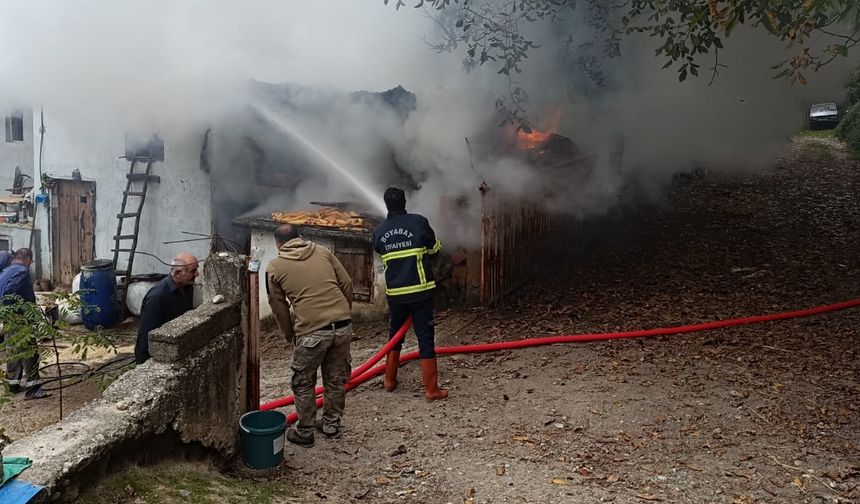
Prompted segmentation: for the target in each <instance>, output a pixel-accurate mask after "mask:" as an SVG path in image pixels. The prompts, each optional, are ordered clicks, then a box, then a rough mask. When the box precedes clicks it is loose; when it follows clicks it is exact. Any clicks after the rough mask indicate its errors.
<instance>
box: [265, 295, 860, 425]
mask: <svg viewBox="0 0 860 504" xmlns="http://www.w3.org/2000/svg"><path fill="white" fill-rule="evenodd" d="M857 306H860V298H858V299H853V300H851V301H844V302H842V303H836V304H831V305H826V306H819V307H817V308H809V309H805V310H796V311H790V312H782V313H773V314H770V315H757V316H753V317H741V318H735V319H728V320H717V321H714V322H704V323H701V324H690V325H683V326H678V327H663V328H656V329H646V330H639V331H624V332H614V333H592V334H572V335H564V336H550V337H546V338H533V339H524V340H516V341H504V342H500V343H483V344H477V345H461V346H451V347H441V348H436V353H437V354H440V355H450V354H461V353H481V352H496V351H500V350H513V349H517V348H528V347H537V346H543V345H554V344H558V343H584V342H588V341H601V340H611V339H623V338H641V337H646V336H665V335H669V334H683V333H692V332H699V331H708V330H711V329H720V328H724V327H733V326H739V325H747V324H759V323H762V322H772V321H777V320H786V319H791V318H800V317H810V316H813V315H819V314H822V313H828V312H834V311H839V310H845V309H848V308H854V307H857ZM411 325H412V319H407V320H406V322H405V323H404V324H403V326H402V327H401V328H400V330H399V331H397V334H395V335H394V337H393V338H392V339H391V340H390V341H389V342H388V343H386V344H385V346H383V347H382V349H381V350H380V351H379V352H377V353H376V354H375V355H374V356H373V357H371V358H370V359H369V360H368V361H367V362H365V363H364V364H362V365H361V366H359V367H358V368H356V370H355V371H353V373H352V375H351V376H350V380H349V382H348V383H347V384H346V386H345V388H346V390H347V391H349V390H352V389H354V388H355V387H357V386H359V385H361V384H362V383H364V382H366V381H367V380H369V379H371V378H373V377H375V376H378V375H380V374H382V373H383V372H384V371H385V365H380V366H377V367H375V368H372V369H371V366H373V365H374V364H376V363H377V362H379V361H380V360H381V359H382V357H384V356H385V354H386V353H388V351H389V350H390V349H391V348H392V347H393V346H394V345H395V344H397V342H398V341H400V340H401V339H402V338H403V337H404V335H405V334H406V331H408V330H409V327H410V326H411ZM416 358H418V352H410V353H407V354H403V355H401V356H400V363H401V364H403V363H405V362H409V361H411V360H414V359H416ZM322 390H323V389H322V387H318V388H317V389H316V393H317V395H319V394H321V393H322ZM293 402H294V398H293V396H289V397H284V398H281V399H277V400H275V401H271V402H268V403H265V404H263V405H262V406H260V409H261V410H270V409H274V408H280V407H282V406H286V405H288V404H292V403H293ZM322 403H323V399H322V397H319V398H317V401H316V404H317V408H319V407H320V406H322ZM297 419H298V416H297V415H296V414H295V413H292V414H290V415H289V416H288V417H287V421H288V422H289V423H293V422H295V421H296V420H297Z"/></svg>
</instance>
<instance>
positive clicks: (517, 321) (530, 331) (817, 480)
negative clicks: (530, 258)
mask: <svg viewBox="0 0 860 504" xmlns="http://www.w3.org/2000/svg"><path fill="white" fill-rule="evenodd" d="M821 142H827V141H826V140H812V139H799V140H797V141H796V143H795V145H793V146H792V147H791V149H790V150H789V152H788V153H787V154H786V156H785V157H784V158H783V159H781V160H780V161H779V163H778V164H777V166H776V167H775V168H774V169H773V170H772V171H771V172H769V173H766V174H759V175H740V176H731V177H729V176H717V175H713V174H707V173H705V174H697V175H693V176H681V177H677V178H676V180H675V183H674V184H673V186H672V187H671V189H669V190H668V193H667V194H666V195H664V196H665V197H664V198H662V199H659V200H658V201H657V202H654V203H645V204H641V203H640V204H638V205H636V206H635V207H631V208H628V209H622V210H618V211H617V212H615V213H614V214H613V215H611V216H608V217H606V218H604V219H601V220H600V221H598V222H592V223H590V224H589V225H588V226H586V227H585V228H584V229H583V230H582V232H581V233H580V234H579V236H578V237H577V240H576V243H575V245H574V244H573V243H572V244H571V245H572V248H573V249H574V250H572V253H571V255H570V257H569V258H568V259H567V261H566V262H565V264H564V265H563V266H560V267H559V268H558V269H553V270H552V271H545V272H544V275H543V276H541V277H539V278H536V281H535V282H533V283H532V284H531V285H529V286H527V287H525V288H523V289H522V290H521V291H520V292H518V294H517V295H516V296H515V297H514V298H513V299H512V300H511V301H509V302H508V303H507V304H506V305H505V306H500V307H498V308H496V309H493V310H489V311H475V312H457V313H454V312H451V313H447V314H445V313H443V314H440V316H439V320H438V344H439V345H452V344H469V343H478V342H489V341H504V340H516V339H523V338H533V337H539V336H545V335H555V334H573V333H581V332H603V331H618V330H633V329H639V328H653V327H663V326H674V325H681V324H688V323H697V322H706V321H712V320H716V319H723V318H733V317H741V316H747V315H758V314H767V313H772V312H780V311H789V310H795V309H800V308H807V307H814V306H818V305H823V304H829V303H834V302H838V301H843V300H848V299H853V298H856V297H857V296H858V294H859V293H860V290H858V287H860V267H858V257H860V254H858V247H860V245H858V244H860V199H858V197H860V162H857V161H853V160H849V159H847V158H846V156H845V154H844V153H843V152H842V151H840V150H838V148H837V147H836V146H834V145H827V144H825V147H827V148H822V147H821V146H822V143H821ZM565 239H567V238H565ZM464 326H465V327H464ZM384 331H385V327H384V324H374V325H367V326H361V327H359V328H358V330H357V337H358V339H357V340H356V341H355V342H354V350H353V353H354V356H353V357H354V359H353V360H354V362H355V363H359V362H363V361H364V359H365V358H367V357H368V356H369V355H371V354H372V353H373V352H374V351H375V350H376V349H377V348H378V347H379V346H381V345H382V343H383V342H384V335H383V333H384ZM410 342H411V343H412V346H414V337H413V336H411V333H410ZM268 343H269V344H268V347H267V350H266V357H265V362H264V370H263V379H264V384H263V390H264V394H265V395H266V398H273V397H276V396H277V395H280V394H278V393H276V391H283V392H287V391H288V383H289V382H288V375H289V351H288V349H287V347H286V345H285V344H284V343H283V341H282V340H280V339H279V338H278V336H277V335H270V339H269V341H268ZM858 343H860V309H853V310H848V311H842V312H838V313H832V314H828V315H822V316H818V317H813V318H805V319H795V320H790V321H784V322H775V323H766V324H761V325H750V326H742V327H737V328H732V329H724V330H719V331H713V332H707V333H696V334H688V335H678V336H667V337H656V338H647V339H637V340H620V341H610V342H598V343H588V344H577V345H568V346H552V347H541V348H534V349H526V350H518V351H507V352H501V353H493V354H483V355H463V356H451V357H445V358H442V359H441V362H440V368H441V377H442V379H443V380H444V384H445V386H446V387H447V388H448V389H449V390H450V392H451V395H450V398H449V399H448V401H446V402H443V403H434V404H428V403H426V402H424V400H423V398H422V396H421V386H420V376H419V371H418V367H417V366H416V365H415V364H407V365H405V366H404V368H402V369H401V373H400V386H399V388H398V389H397V390H396V391H395V392H394V393H392V394H389V393H386V392H385V391H384V390H383V389H382V386H381V380H379V379H377V380H375V381H374V382H373V383H371V384H367V385H364V386H363V387H361V388H359V389H356V390H355V391H353V392H352V393H350V395H349V396H348V398H347V413H346V417H345V420H344V424H345V425H344V435H343V437H342V438H341V439H339V440H336V441H328V440H326V439H324V438H322V437H321V436H318V439H317V443H316V446H315V447H314V448H311V449H304V448H300V447H295V446H293V445H289V444H288V447H287V451H286V471H285V474H284V476H283V477H282V479H286V480H289V481H290V482H291V483H293V484H294V485H295V488H297V489H298V494H299V495H300V499H299V501H301V502H374V503H377V502H379V503H382V502H422V503H447V502H452V503H563V502H583V503H585V502H589V503H590V502H616V503H642V502H675V503H710V502H714V503H732V504H749V503H800V502H804V503H805V502H809V503H819V502H822V503H823V502H860V487H858V485H860V418H858V408H860V395H858V393H860V381H858V371H860V355H858V349H860V346H858Z"/></svg>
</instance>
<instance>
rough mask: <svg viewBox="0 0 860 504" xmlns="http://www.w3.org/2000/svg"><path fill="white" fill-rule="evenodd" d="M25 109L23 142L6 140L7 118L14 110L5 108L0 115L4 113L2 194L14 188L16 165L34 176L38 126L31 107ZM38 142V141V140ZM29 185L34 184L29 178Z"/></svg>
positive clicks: (0, 156) (0, 158) (0, 159)
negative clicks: (35, 139) (34, 149)
mask: <svg viewBox="0 0 860 504" xmlns="http://www.w3.org/2000/svg"><path fill="white" fill-rule="evenodd" d="M21 110H23V111H24V141H23V142H7V141H6V125H5V122H6V121H5V118H6V116H8V115H9V114H10V113H11V112H12V110H3V111H2V113H0V115H3V119H4V121H3V123H4V124H3V125H2V126H0V128H2V133H0V134H2V135H3V136H2V137H0V194H2V195H4V196H5V195H8V194H11V193H10V192H8V191H6V189H11V188H12V181H13V180H14V178H15V167H16V166H18V167H20V168H21V173H23V174H25V175H29V176H31V177H32V176H33V144H34V142H33V139H34V138H38V137H37V136H34V135H38V126H36V127H35V128H34V127H33V113H32V111H31V110H30V109H29V108H23V109H21ZM36 144H38V142H36ZM26 182H27V185H32V184H31V183H30V181H29V180H27V181H26Z"/></svg>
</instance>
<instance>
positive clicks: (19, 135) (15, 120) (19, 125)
mask: <svg viewBox="0 0 860 504" xmlns="http://www.w3.org/2000/svg"><path fill="white" fill-rule="evenodd" d="M6 141H7V142H23V141H24V113H23V112H21V111H20V110H16V111H15V112H12V113H11V114H9V115H8V116H6Z"/></svg>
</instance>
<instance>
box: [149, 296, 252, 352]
mask: <svg viewBox="0 0 860 504" xmlns="http://www.w3.org/2000/svg"><path fill="white" fill-rule="evenodd" d="M240 320H241V308H240V306H239V304H238V303H221V304H217V305H216V304H212V303H204V304H202V305H200V306H198V307H197V308H195V309H194V310H191V311H189V312H187V313H184V314H183V315H181V316H179V317H177V318H175V319H173V320H171V321H170V322H168V323H166V324H164V325H163V326H161V327H159V328H158V329H155V330H154V331H151V332H150V333H149V353H150V355H152V358H153V359H155V360H156V361H158V362H177V361H179V360H182V359H185V358H186V357H188V356H190V355H191V354H192V353H194V352H195V351H197V350H199V349H200V348H203V347H204V346H206V345H207V344H208V343H209V341H210V340H211V339H212V338H213V337H215V336H217V335H218V334H221V333H223V332H225V331H227V330H229V329H231V328H233V327H237V326H238V325H239V323H240Z"/></svg>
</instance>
